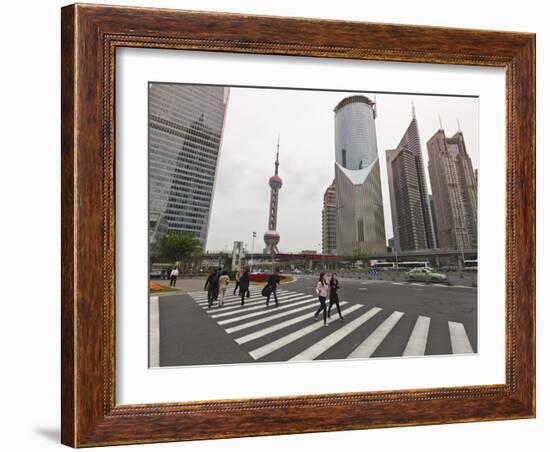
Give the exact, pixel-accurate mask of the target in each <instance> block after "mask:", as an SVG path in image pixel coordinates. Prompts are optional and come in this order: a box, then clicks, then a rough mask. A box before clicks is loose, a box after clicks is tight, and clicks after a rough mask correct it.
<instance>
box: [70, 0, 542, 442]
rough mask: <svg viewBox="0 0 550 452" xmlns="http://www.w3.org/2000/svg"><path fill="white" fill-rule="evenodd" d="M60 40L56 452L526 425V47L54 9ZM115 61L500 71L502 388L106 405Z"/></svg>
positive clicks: (531, 265) (258, 20)
mask: <svg viewBox="0 0 550 452" xmlns="http://www.w3.org/2000/svg"><path fill="white" fill-rule="evenodd" d="M61 35H62V140H61V141H62V149H61V154H62V250H61V251H62V272H61V274H62V350H61V351H62V369H61V374H62V379H61V384H62V401H61V407H62V442H63V443H64V444H67V445H70V446H74V447H86V446H95V445H108V444H130V443H147V442H159V441H180V440H191V439H205V438H224V437H234V436H251V435H272V434H284V433H299V432H314V431H332V430H348V429H359V428H375V427H390V426H403V425H422V424H440V423H448V422H468V421H485V420H496V419H517V418H527V417H533V416H534V415H535V331H534V328H535V37H534V35H532V34H527V33H508V32H494V31H485V30H460V29H449V28H437V27H418V26H407V25H388V24H372V23H359V22H339V21H327V20H313V19H296V18H279V17H261V16H246V15H235V14H218V13H198V12H185V11H174V10H158V9H144V8H123V7H106V6H97V5H72V6H68V7H65V8H63V9H62V28H61ZM124 46H127V47H130V46H132V47H150V48H169V49H182V50H201V51H218V52H241V53H262V54H273V55H299V56H315V57H331V58H354V59H369V60H385V61H400V62H422V63H441V64H467V65H479V66H498V67H504V68H506V93H505V94H506V105H507V107H506V108H507V141H506V168H507V169H506V196H507V203H506V260H507V267H506V268H507V270H506V384H503V385H490V386H476V387H453V388H434V389H422V390H404V391H384V392H362V393H353V394H352V393H346V394H320V395H315V396H301V397H278V398H266V399H243V400H226V401H214V402H193V403H191V402H185V401H175V402H174V403H164V404H147V405H116V403H115V400H116V397H115V365H116V363H115V345H114V337H115V320H114V319H115V227H114V225H115V214H116V212H115V177H116V175H115V172H114V161H115V139H114V130H115V122H114V118H115V115H114V111H115V105H114V87H115V78H114V68H115V63H116V59H115V50H116V48H117V47H124ZM503 94H504V93H503ZM518 269H521V271H518Z"/></svg>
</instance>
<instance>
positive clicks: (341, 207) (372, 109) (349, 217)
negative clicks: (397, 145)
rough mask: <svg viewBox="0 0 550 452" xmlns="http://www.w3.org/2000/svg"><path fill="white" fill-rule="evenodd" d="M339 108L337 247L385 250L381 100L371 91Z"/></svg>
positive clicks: (344, 251)
mask: <svg viewBox="0 0 550 452" xmlns="http://www.w3.org/2000/svg"><path fill="white" fill-rule="evenodd" d="M334 114H335V117H334V122H335V154H336V155H335V157H336V158H335V160H336V162H335V189H336V249H337V253H338V254H339V255H368V254H377V253H382V252H384V251H385V250H386V233H385V229H384V210H383V207H382V189H381V186H380V164H379V160H378V147H377V144H376V127H375V119H376V105H375V103H374V102H373V101H372V100H370V99H369V98H368V97H366V96H350V97H346V98H345V99H343V100H342V101H340V103H339V104H338V105H337V106H336V108H335V109H334Z"/></svg>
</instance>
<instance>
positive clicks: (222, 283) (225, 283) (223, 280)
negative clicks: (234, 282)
mask: <svg viewBox="0 0 550 452" xmlns="http://www.w3.org/2000/svg"><path fill="white" fill-rule="evenodd" d="M230 281H231V279H230V278H229V275H228V274H227V272H226V271H225V270H224V271H223V272H222V274H221V276H220V278H219V279H218V287H219V290H220V301H219V303H218V306H223V302H224V300H225V293H226V292H227V288H228V287H229V282H230Z"/></svg>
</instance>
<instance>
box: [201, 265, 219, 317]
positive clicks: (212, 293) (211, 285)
mask: <svg viewBox="0 0 550 452" xmlns="http://www.w3.org/2000/svg"><path fill="white" fill-rule="evenodd" d="M217 287H218V272H217V270H214V271H213V272H212V273H210V275H208V278H206V283H205V284H204V290H207V291H208V307H209V308H211V307H212V304H213V303H214V300H215V299H216V298H217V293H216V292H217Z"/></svg>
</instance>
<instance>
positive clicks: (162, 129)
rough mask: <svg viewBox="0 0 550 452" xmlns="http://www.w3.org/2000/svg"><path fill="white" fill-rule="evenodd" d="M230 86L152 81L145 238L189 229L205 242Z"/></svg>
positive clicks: (202, 242)
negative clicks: (147, 205)
mask: <svg viewBox="0 0 550 452" xmlns="http://www.w3.org/2000/svg"><path fill="white" fill-rule="evenodd" d="M228 96H229V89H228V88H224V87H219V86H201V85H181V84H165V83H151V84H150V89H149V240H150V241H151V242H153V241H155V240H156V239H157V238H158V237H159V236H160V235H162V234H165V233H178V234H185V233H187V234H191V235H193V236H195V237H196V238H197V239H198V240H199V243H200V244H201V246H202V247H203V248H204V246H205V244H206V240H207V235H208V224H209V221H210V208H211V204H212V196H213V191H214V182H215V177H216V169H217V164H218V156H219V151H220V145H221V140H222V131H223V125H224V119H225V110H226V105H227V100H228Z"/></svg>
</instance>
